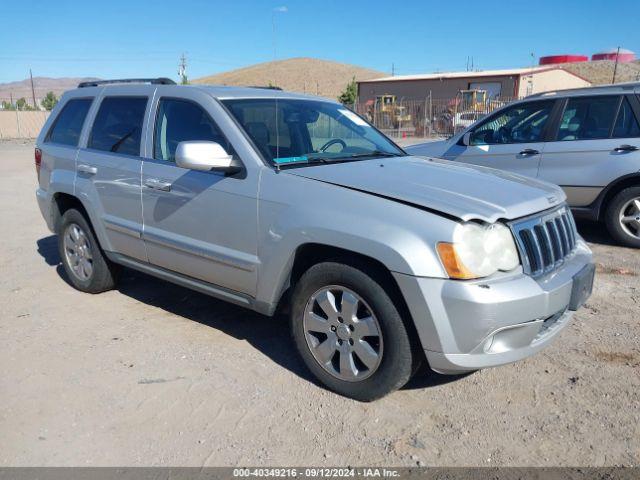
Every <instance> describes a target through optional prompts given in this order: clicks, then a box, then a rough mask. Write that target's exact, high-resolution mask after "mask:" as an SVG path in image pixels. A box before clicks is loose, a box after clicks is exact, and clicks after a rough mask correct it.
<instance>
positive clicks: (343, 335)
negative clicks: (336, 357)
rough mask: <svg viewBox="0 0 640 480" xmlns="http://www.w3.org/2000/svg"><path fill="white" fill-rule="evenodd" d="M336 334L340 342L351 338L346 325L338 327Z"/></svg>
mask: <svg viewBox="0 0 640 480" xmlns="http://www.w3.org/2000/svg"><path fill="white" fill-rule="evenodd" d="M336 333H337V335H338V338H339V339H340V340H348V339H349V337H351V330H349V327H348V326H346V325H340V326H339V327H338V330H337V331H336Z"/></svg>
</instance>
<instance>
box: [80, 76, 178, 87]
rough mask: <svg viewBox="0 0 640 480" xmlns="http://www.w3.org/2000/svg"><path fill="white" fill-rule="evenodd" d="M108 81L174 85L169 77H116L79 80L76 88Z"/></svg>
mask: <svg viewBox="0 0 640 480" xmlns="http://www.w3.org/2000/svg"><path fill="white" fill-rule="evenodd" d="M110 83H151V84H152V85H175V84H176V82H174V81H173V80H171V79H170V78H165V77H158V78H116V79H114V80H93V81H88V82H80V83H79V84H78V88H87V87H97V86H98V85H108V84H110Z"/></svg>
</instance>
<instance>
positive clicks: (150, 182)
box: [144, 178, 171, 192]
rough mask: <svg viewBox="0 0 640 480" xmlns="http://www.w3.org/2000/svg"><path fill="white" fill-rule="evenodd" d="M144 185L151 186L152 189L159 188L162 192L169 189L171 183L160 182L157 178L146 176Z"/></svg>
mask: <svg viewBox="0 0 640 480" xmlns="http://www.w3.org/2000/svg"><path fill="white" fill-rule="evenodd" d="M144 186H145V187H149V188H153V189H154V190H161V191H163V192H170V191H171V183H169V182H161V181H160V180H158V179H157V178H148V179H147V180H145V181H144Z"/></svg>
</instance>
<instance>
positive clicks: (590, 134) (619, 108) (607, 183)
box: [406, 83, 640, 247]
mask: <svg viewBox="0 0 640 480" xmlns="http://www.w3.org/2000/svg"><path fill="white" fill-rule="evenodd" d="M639 95H640V83H631V84H619V85H610V86H603V87H592V88H584V89H579V90H562V91H557V92H548V93H543V94H538V95H533V96H530V97H527V98H526V99H525V100H522V101H518V102H514V103H511V104H509V105H507V106H506V107H503V108H501V109H500V110H498V111H496V112H494V113H493V114H491V115H490V116H488V117H487V118H485V119H482V120H481V121H479V122H476V123H474V124H473V125H471V126H470V127H469V128H467V129H465V130H464V131H462V132H460V133H458V134H456V135H454V136H453V137H452V138H450V139H449V140H446V141H441V142H432V143H424V144H419V145H413V146H411V147H407V148H406V151H407V152H409V153H412V154H415V155H425V156H431V157H439V158H444V159H446V160H455V161H457V162H464V163H472V164H476V165H486V166H489V167H493V168H498V169H502V170H509V171H512V172H517V173H521V174H523V175H528V176H531V177H537V178H540V179H542V180H546V181H549V182H552V183H555V184H556V185H560V186H561V187H562V188H563V189H564V191H565V192H566V195H567V200H568V203H569V205H570V206H571V208H572V209H573V212H574V213H575V215H576V216H579V217H583V218H588V219H591V220H602V221H604V222H606V225H607V227H608V230H609V231H610V233H611V235H612V236H613V237H614V238H615V239H616V240H617V241H619V242H620V243H622V244H624V245H627V246H632V247H640V99H639Z"/></svg>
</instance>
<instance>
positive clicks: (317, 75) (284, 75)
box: [192, 58, 386, 98]
mask: <svg viewBox="0 0 640 480" xmlns="http://www.w3.org/2000/svg"><path fill="white" fill-rule="evenodd" d="M385 75H386V74H385V73H383V72H378V71H376V70H370V69H368V68H363V67H358V66H356V65H349V64H347V63H338V62H333V61H329V60H320V59H317V58H289V59H287V60H277V61H273V62H265V63H258V64H256V65H251V66H248V67H244V68H239V69H237V70H231V71H229V72H223V73H218V74H216V75H210V76H207V77H202V78H197V79H195V80H193V82H192V83H204V84H215V85H236V86H249V85H262V86H266V85H269V84H271V85H277V86H278V87H280V88H282V89H284V90H289V91H293V92H302V93H305V92H306V93H310V94H313V95H316V94H317V95H321V96H324V97H330V98H336V97H337V96H338V95H340V93H341V92H342V91H343V90H344V88H345V86H346V85H347V84H348V83H349V81H351V79H352V78H353V77H355V78H356V80H367V79H370V78H377V77H384V76H385Z"/></svg>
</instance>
